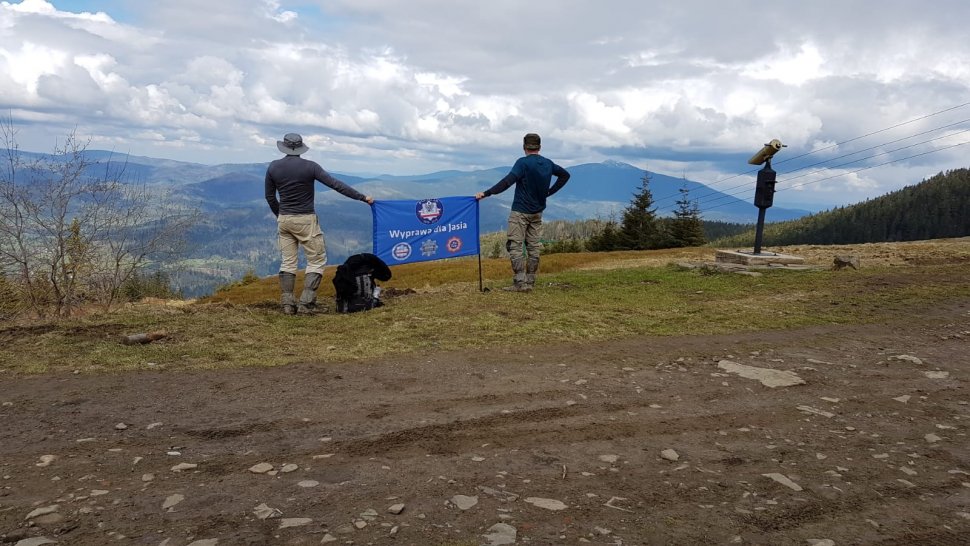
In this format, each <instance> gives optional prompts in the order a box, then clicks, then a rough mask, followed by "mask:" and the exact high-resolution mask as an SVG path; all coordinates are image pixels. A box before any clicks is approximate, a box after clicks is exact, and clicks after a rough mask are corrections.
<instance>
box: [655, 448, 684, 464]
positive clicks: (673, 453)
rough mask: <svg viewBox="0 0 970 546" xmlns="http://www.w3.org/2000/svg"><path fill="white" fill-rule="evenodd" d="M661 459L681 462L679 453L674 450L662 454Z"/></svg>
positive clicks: (667, 450) (666, 450) (664, 451)
mask: <svg viewBox="0 0 970 546" xmlns="http://www.w3.org/2000/svg"><path fill="white" fill-rule="evenodd" d="M660 458H661V459H667V460H668V461H679V460H680V453H677V452H676V451H674V450H673V449H665V450H663V451H661V452H660Z"/></svg>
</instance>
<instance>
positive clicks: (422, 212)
mask: <svg viewBox="0 0 970 546" xmlns="http://www.w3.org/2000/svg"><path fill="white" fill-rule="evenodd" d="M414 212H415V214H417V216H418V220H421V223H423V224H433V223H435V222H437V221H438V220H440V219H441V213H442V212H443V209H442V208H441V201H438V200H437V199H425V200H424V201H418V204H417V206H416V207H415V208H414Z"/></svg>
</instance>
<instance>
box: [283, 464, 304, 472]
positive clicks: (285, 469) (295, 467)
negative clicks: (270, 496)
mask: <svg viewBox="0 0 970 546" xmlns="http://www.w3.org/2000/svg"><path fill="white" fill-rule="evenodd" d="M299 469H300V467H299V466H298V465H295V464H285V465H283V468H281V469H280V472H282V473H283V474H289V473H290V472H295V471H297V470H299Z"/></svg>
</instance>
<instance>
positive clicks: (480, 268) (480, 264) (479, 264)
mask: <svg viewBox="0 0 970 546" xmlns="http://www.w3.org/2000/svg"><path fill="white" fill-rule="evenodd" d="M478 291H479V292H484V291H485V285H484V284H483V282H482V251H481V248H479V250H478Z"/></svg>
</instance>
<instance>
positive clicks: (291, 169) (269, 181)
mask: <svg viewBox="0 0 970 546" xmlns="http://www.w3.org/2000/svg"><path fill="white" fill-rule="evenodd" d="M317 180H319V181H320V182H322V183H323V184H324V185H325V186H328V187H330V188H333V189H334V190H336V191H338V192H339V193H341V194H343V195H345V196H347V197H349V198H351V199H356V200H358V201H363V200H364V199H365V198H366V196H365V195H364V194H362V193H360V192H359V191H357V190H355V189H354V188H352V187H350V186H348V185H347V184H345V183H343V182H341V181H340V180H337V179H336V178H334V177H332V176H330V173H328V172H327V171H325V170H323V167H321V166H320V165H319V164H317V163H316V162H315V161H310V160H309V159H303V158H302V157H300V156H298V155H288V156H286V157H283V158H281V159H277V160H276V161H273V162H272V163H270V164H269V168H267V169H266V202H267V203H269V208H270V209H272V211H273V214H275V215H276V216H279V215H280V214H312V213H313V212H314V208H313V189H314V188H313V183H314V182H315V181H317ZM277 193H279V196H280V197H279V200H277V199H276V194H277Z"/></svg>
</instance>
